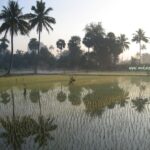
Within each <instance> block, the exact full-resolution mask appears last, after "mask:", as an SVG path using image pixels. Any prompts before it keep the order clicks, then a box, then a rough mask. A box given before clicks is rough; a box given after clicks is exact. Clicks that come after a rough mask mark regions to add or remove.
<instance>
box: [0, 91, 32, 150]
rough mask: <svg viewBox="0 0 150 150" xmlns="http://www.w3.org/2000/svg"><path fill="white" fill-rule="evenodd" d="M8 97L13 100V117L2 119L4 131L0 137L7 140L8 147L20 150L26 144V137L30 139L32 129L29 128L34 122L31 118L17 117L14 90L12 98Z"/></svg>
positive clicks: (0, 121)
mask: <svg viewBox="0 0 150 150" xmlns="http://www.w3.org/2000/svg"><path fill="white" fill-rule="evenodd" d="M7 94H8V93H7ZM6 97H11V100H12V117H8V116H7V117H6V118H2V117H0V123H1V125H2V127H3V129H4V131H3V132H2V133H1V135H0V137H1V138H3V139H5V141H6V145H8V147H9V146H10V147H12V148H13V149H14V150H20V149H21V145H22V144H23V142H24V137H28V136H29V135H30V134H29V133H31V132H30V131H29V130H30V129H31V128H28V127H29V126H30V125H32V122H33V120H32V119H31V118H30V117H19V116H18V117H16V115H15V101H14V92H13V89H11V96H10V95H9V96H8V95H7V96H6ZM27 123H28V125H27ZM30 127H31V126H30Z"/></svg>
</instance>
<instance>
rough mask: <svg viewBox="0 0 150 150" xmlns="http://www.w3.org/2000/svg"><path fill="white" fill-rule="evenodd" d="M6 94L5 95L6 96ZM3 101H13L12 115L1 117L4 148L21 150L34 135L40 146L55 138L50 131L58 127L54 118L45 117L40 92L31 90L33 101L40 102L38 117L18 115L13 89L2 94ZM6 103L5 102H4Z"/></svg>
mask: <svg viewBox="0 0 150 150" xmlns="http://www.w3.org/2000/svg"><path fill="white" fill-rule="evenodd" d="M4 95H5V96H4ZM1 98H2V99H3V98H4V99H3V101H4V100H5V101H7V102H8V99H9V102H10V100H11V101H12V116H6V117H5V118H4V117H0V124H1V128H2V129H1V132H0V138H1V139H2V141H1V142H2V143H1V144H2V145H4V149H13V150H21V149H22V145H23V144H25V143H26V138H28V137H31V136H32V137H33V139H34V142H35V143H37V144H38V147H39V148H41V147H42V148H45V147H46V146H47V144H48V141H50V140H54V137H53V136H51V134H50V132H51V131H53V130H55V129H56V128H57V125H56V124H54V118H51V117H48V118H46V117H44V116H43V115H42V110H41V101H40V92H39V91H38V90H33V91H32V90H31V93H30V98H31V100H32V102H34V103H35V102H39V108H40V109H39V110H40V114H39V116H38V118H37V119H34V118H32V117H31V116H16V113H15V112H16V107H15V96H14V91H13V89H11V90H10V94H9V93H7V94H6V93H5V94H3V93H2V94H1ZM4 104H5V102H4Z"/></svg>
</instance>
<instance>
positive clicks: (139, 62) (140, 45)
mask: <svg viewBox="0 0 150 150" xmlns="http://www.w3.org/2000/svg"><path fill="white" fill-rule="evenodd" d="M139 45H140V61H139V64H141V42H140V43H139Z"/></svg>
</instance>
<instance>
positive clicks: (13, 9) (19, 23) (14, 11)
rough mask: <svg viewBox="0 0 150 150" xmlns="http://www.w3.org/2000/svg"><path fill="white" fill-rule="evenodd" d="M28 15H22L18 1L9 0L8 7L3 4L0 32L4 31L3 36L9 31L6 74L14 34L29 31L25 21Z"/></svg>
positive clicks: (10, 66)
mask: <svg viewBox="0 0 150 150" xmlns="http://www.w3.org/2000/svg"><path fill="white" fill-rule="evenodd" d="M26 19H28V15H23V13H22V8H20V7H19V4H18V2H15V1H13V0H10V1H9V3H8V7H5V6H3V9H2V11H1V14H0V20H2V21H3V23H2V25H1V26H0V33H2V32H5V36H4V37H6V35H7V33H8V31H9V32H10V38H11V57H10V63H9V68H8V72H7V74H10V71H11V68H12V62H13V51H14V35H17V34H18V32H20V33H21V34H22V35H26V34H28V32H29V29H30V25H29V23H28V22H27V21H26Z"/></svg>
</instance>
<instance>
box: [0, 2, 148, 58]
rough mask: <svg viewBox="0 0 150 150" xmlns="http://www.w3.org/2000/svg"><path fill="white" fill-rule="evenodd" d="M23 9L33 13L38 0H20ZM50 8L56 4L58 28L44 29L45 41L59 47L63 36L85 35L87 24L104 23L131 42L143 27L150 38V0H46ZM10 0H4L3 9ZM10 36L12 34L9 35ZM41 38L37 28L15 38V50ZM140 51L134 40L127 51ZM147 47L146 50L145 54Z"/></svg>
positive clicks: (42, 37) (126, 56) (43, 39)
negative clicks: (31, 39) (51, 30)
mask: <svg viewBox="0 0 150 150" xmlns="http://www.w3.org/2000/svg"><path fill="white" fill-rule="evenodd" d="M18 2H19V4H20V6H21V7H24V9H23V12H24V13H27V12H30V9H31V6H32V5H35V2H36V0H18ZM45 2H46V6H47V7H52V8H53V11H51V12H50V16H52V17H54V18H55V19H56V24H55V25H53V28H54V31H53V32H50V34H48V33H47V32H46V31H43V32H42V36H41V41H42V42H43V43H44V44H46V45H47V46H48V47H49V46H50V45H53V46H54V47H56V41H57V40H58V39H59V38H63V39H65V41H66V43H68V40H69V39H70V37H71V36H73V35H78V36H80V37H81V38H83V37H84V34H85V33H84V30H83V29H84V28H85V26H86V25H87V24H89V23H91V22H94V23H97V22H102V26H103V28H104V29H105V31H106V33H107V32H114V33H115V35H116V36H119V35H120V34H126V36H127V37H128V38H129V40H130V41H131V39H132V36H133V33H135V31H137V30H138V29H139V28H142V29H143V30H144V31H145V34H146V36H148V37H150V21H149V18H150V17H149V7H150V1H149V0H45ZM6 4H7V0H1V4H0V6H1V7H0V10H1V9H2V6H3V5H6ZM8 37H9V35H8ZM33 37H35V38H37V37H38V36H37V33H36V31H35V30H32V31H31V32H30V35H29V37H27V36H20V35H19V36H18V37H15V40H14V43H15V44H14V45H15V49H21V50H24V51H26V50H27V45H28V42H29V40H30V38H33ZM83 48H84V47H83ZM138 50H139V48H138V46H136V44H134V43H131V45H130V50H127V51H126V52H125V54H124V58H129V57H130V56H131V55H134V54H135V53H136V52H137V51H138ZM147 51H149V52H150V44H147ZM144 52H146V50H144V51H143V53H144Z"/></svg>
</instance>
